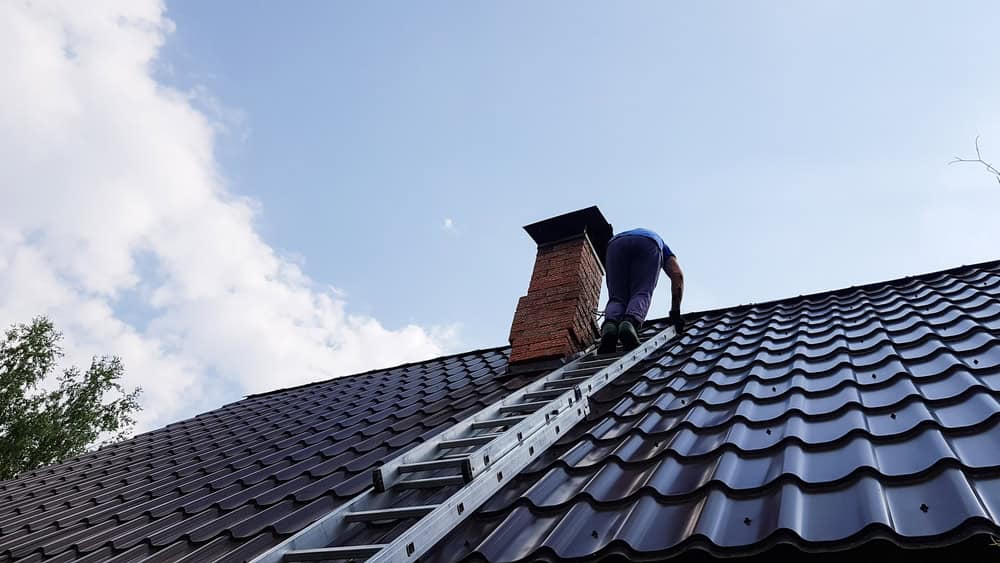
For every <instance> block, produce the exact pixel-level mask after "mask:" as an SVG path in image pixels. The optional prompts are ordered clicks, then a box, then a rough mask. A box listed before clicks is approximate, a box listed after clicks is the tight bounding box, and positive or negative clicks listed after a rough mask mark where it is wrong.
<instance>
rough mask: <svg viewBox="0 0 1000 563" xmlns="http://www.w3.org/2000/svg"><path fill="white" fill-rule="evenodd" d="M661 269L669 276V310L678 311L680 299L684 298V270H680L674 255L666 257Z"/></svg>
mask: <svg viewBox="0 0 1000 563" xmlns="http://www.w3.org/2000/svg"><path fill="white" fill-rule="evenodd" d="M663 271H664V272H665V273H666V274H667V277H668V278H670V311H671V312H673V311H677V312H680V310H681V299H683V298H684V272H682V271H681V265H680V264H679V263H678V262H677V257H676V256H671V257H670V258H667V263H666V264H665V265H664V266H663Z"/></svg>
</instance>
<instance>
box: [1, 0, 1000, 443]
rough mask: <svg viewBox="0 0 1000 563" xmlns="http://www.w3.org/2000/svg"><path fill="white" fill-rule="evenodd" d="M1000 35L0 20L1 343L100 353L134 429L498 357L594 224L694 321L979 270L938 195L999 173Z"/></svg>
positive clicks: (904, 15)
mask: <svg viewBox="0 0 1000 563" xmlns="http://www.w3.org/2000/svg"><path fill="white" fill-rule="evenodd" d="M997 21H1000V4H996V3H994V2H972V1H968V2H951V3H947V4H945V3H941V2H933V3H932V2H878V3H873V2H836V3H834V2H808V3H807V2H689V3H680V2H672V3H667V2H629V3H594V2H544V3H540V2H490V3H487V2H466V1H462V2H458V1H456V2H419V3H417V2H378V3H375V2H355V3H347V2H337V3H334V2H319V1H314V2H282V3H278V2H269V3H264V2H245V1H241V2H236V1H221V0H220V1H213V2H196V1H193V0H184V1H170V0H167V1H166V3H165V4H164V3H163V2H162V1H161V0H108V1H107V2H104V3H101V4H99V5H92V4H90V3H67V4H62V5H52V6H50V5H46V4H39V3H31V4H26V3H8V4H0V65H3V68H5V72H6V75H5V78H6V79H7V83H8V84H10V85H13V87H10V88H5V89H0V153H2V154H4V155H6V157H7V158H6V159H5V162H6V166H5V167H3V168H2V169H0V187H2V188H4V190H5V191H4V195H5V200H4V203H5V205H4V206H3V207H0V320H2V321H4V322H5V323H7V324H9V323H12V322H23V321H26V320H28V319H30V318H31V317H33V316H35V315H39V314H46V315H49V316H50V317H51V318H52V319H53V320H54V321H55V322H56V324H57V326H58V327H59V328H60V329H61V330H63V332H64V333H65V334H66V340H65V342H64V343H65V345H66V349H67V360H68V361H72V362H73V363H76V364H85V363H87V362H89V358H90V357H91V356H92V355H93V354H117V355H120V356H121V357H122V360H123V362H124V364H125V366H126V373H127V381H126V383H127V384H129V385H132V384H136V385H142V386H143V388H144V389H145V392H144V395H143V397H144V398H143V401H144V406H145V408H146V410H145V411H144V414H143V417H142V418H141V420H140V429H149V428H154V427H156V426H159V425H162V424H164V423H167V422H170V421H172V420H177V419H178V418H181V417H184V416H190V415H192V414H195V413H198V412H202V411H205V410H207V409H210V408H214V407H217V406H219V405H221V404H223V403H226V402H229V401H232V400H237V399H238V398H239V397H241V396H243V395H245V394H247V393H253V392H260V391H267V390H271V389H276V388H280V387H286V386H291V385H296V384H301V383H306V382H309V381H316V380H320V379H325V378H329V377H335V376H339V375H345V374H350V373H357V372H359V371H363V370H366V369H371V368H374V367H381V366H387V365H394V364H398V363H402V362H406V361H413V360H418V359H423V358H428V357H433V356H436V355H440V354H443V353H448V352H459V351H463V350H467V349H472V348H482V347H492V346H498V345H503V344H505V343H506V340H507V334H508V330H509V327H510V322H511V319H512V316H513V312H514V307H515V305H516V302H517V299H518V297H519V296H521V295H523V294H524V292H525V290H526V288H527V283H528V279H529V275H530V272H531V267H532V263H533V260H534V245H533V243H532V242H531V240H530V238H529V237H528V236H527V235H526V234H525V233H524V232H523V231H522V230H521V226H523V225H525V224H528V223H531V222H534V221H537V220H539V219H543V218H546V217H550V216H553V215H557V214H560V213H563V212H566V211H571V210H574V209H579V208H582V207H586V206H590V205H598V206H600V208H601V209H602V210H603V212H604V214H605V215H606V217H607V218H608V219H609V220H610V221H611V222H612V223H613V224H614V225H615V226H616V228H618V229H619V230H623V229H626V228H631V227H636V226H643V227H647V228H651V229H654V230H657V231H658V232H660V233H661V234H662V235H663V237H664V238H665V239H666V241H667V242H668V244H670V246H671V247H672V248H673V249H674V250H675V251H676V253H677V254H678V257H679V259H680V262H681V265H682V266H683V268H684V270H685V274H686V280H687V294H686V297H685V302H684V307H683V308H684V310H685V311H692V310H703V309H709V308H717V307H724V306H730V305H737V304H741V303H746V302H751V301H762V300H768V299H776V298H782V297H790V296H795V295H799V294H803V293H809V292H815V291H821V290H827V289H835V288H839V287H846V286H850V285H853V284H862V283H867V282H875V281H880V280H885V279H889V278H895V277H899V276H903V275H908V274H917V273H923V272H928V271H932V270H936V269H943V268H949V267H953V266H957V265H961V264H966V263H974V262H979V261H985V260H991V259H996V258H1000V253H998V252H997V248H998V246H1000V245H998V244H997V241H1000V222H998V221H997V220H996V217H997V214H998V211H1000V185H998V184H997V182H996V181H995V179H994V178H992V177H990V176H989V175H988V174H987V173H986V172H985V171H983V170H982V169H981V168H977V167H975V166H971V165H955V166H949V165H948V164H947V163H948V161H949V160H950V159H951V158H952V157H953V156H955V155H963V156H968V155H971V154H972V153H973V151H974V147H973V142H974V139H975V138H976V136H977V135H979V136H981V138H982V146H983V149H984V155H985V156H986V157H987V158H989V157H991V156H992V157H993V159H994V160H997V161H1000V119H998V112H997V100H1000V78H998V75H1000V73H998V72H997V71H996V69H998V68H1000V40H998V39H997V37H996V33H995V31H996V29H995V28H996V25H995V24H996V22H997ZM11 187H12V189H11ZM661 283H663V282H661ZM665 285H666V284H665V283H663V286H665ZM668 293H669V292H668V291H665V290H663V289H661V290H660V292H659V293H658V294H657V295H656V297H655V298H654V302H653V310H652V313H651V315H652V316H654V317H655V316H663V315H666V313H667V308H668V303H669V295H668Z"/></svg>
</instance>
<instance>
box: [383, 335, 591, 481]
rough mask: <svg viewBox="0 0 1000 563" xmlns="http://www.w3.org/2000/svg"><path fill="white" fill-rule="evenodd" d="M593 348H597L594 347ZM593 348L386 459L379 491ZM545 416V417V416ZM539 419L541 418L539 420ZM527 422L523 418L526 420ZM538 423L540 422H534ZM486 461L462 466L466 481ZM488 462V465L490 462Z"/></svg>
mask: <svg viewBox="0 0 1000 563" xmlns="http://www.w3.org/2000/svg"><path fill="white" fill-rule="evenodd" d="M592 348H593V347H592ZM590 351H591V350H590V349H588V350H587V351H586V352H584V353H583V354H581V355H580V356H579V357H578V358H575V359H574V360H573V361H571V362H569V363H567V364H565V365H563V366H562V367H560V368H558V369H556V370H554V371H552V372H549V373H548V374H546V375H545V376H543V377H540V378H538V379H537V380H535V381H532V382H531V383H529V384H528V385H525V386H524V387H522V388H520V389H518V390H517V391H514V392H513V393H510V394H508V395H506V396H505V397H504V398H502V399H499V400H497V401H495V402H494V403H491V404H490V405H489V406H487V407H484V408H483V409H482V410H480V411H478V412H476V413H475V414H472V415H470V416H468V417H466V418H465V419H463V420H461V421H459V422H457V423H455V424H454V425H452V426H450V427H449V428H447V429H445V430H443V431H442V432H441V433H439V434H437V435H435V436H434V437H433V438H431V439H429V440H427V441H426V442H423V443H421V444H418V445H416V446H414V447H413V448H411V449H409V450H407V451H406V452H404V453H403V454H401V455H399V456H397V457H395V458H393V459H391V460H389V461H387V462H385V463H384V464H382V465H381V466H379V467H376V468H375V469H373V470H372V480H373V481H374V483H375V490H376V491H378V492H383V491H386V490H388V489H389V488H391V487H392V486H393V485H394V484H396V483H398V482H399V481H400V480H401V479H402V478H403V474H402V472H401V471H400V470H399V467H400V466H401V465H405V464H408V463H416V462H419V461H424V460H427V459H433V458H435V457H437V455H438V453H439V450H438V445H439V444H440V443H441V442H443V441H447V440H456V439H459V438H468V437H470V435H472V433H473V424H474V423H476V422H480V421H484V420H493V419H498V418H504V417H503V414H502V413H501V412H500V408H501V407H504V406H510V405H513V404H516V403H519V402H522V401H523V397H524V395H525V394H527V393H531V392H537V391H541V390H542V389H543V388H544V386H545V384H546V383H547V382H549V381H553V380H555V379H559V378H560V377H561V376H562V375H563V373H564V372H565V371H567V370H571V369H573V368H574V367H575V366H576V365H577V364H578V363H579V362H580V361H581V360H582V359H583V358H586V357H587V355H588V353H589V352H590ZM542 418H544V417H542ZM536 420H537V419H536ZM522 422H523V421H522ZM532 423H533V424H537V422H534V421H533V422H532ZM527 426H528V425H524V426H522V427H521V430H519V431H520V432H523V431H524V428H525V427H527ZM482 459H483V458H482V456H478V457H477V460H478V461H479V462H481V461H482ZM483 465H484V464H482V463H477V462H476V461H473V460H472V459H471V457H470V461H469V463H468V464H467V465H466V466H465V467H464V468H463V469H462V474H463V475H464V477H465V479H466V481H471V480H472V479H473V478H474V477H475V476H476V475H477V474H478V473H480V472H481V471H482V470H483V468H484V467H483ZM486 465H488V464H486Z"/></svg>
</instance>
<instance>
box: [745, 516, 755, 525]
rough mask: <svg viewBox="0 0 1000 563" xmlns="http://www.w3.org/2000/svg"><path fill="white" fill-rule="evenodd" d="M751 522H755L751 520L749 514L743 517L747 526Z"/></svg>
mask: <svg viewBox="0 0 1000 563" xmlns="http://www.w3.org/2000/svg"><path fill="white" fill-rule="evenodd" d="M750 522H753V520H751V519H750V517H749V516H747V517H746V518H744V519H743V523H744V524H746V525H747V526H749V525H750Z"/></svg>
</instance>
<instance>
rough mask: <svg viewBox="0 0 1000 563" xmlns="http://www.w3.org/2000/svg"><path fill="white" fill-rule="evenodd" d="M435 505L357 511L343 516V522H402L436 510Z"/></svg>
mask: <svg viewBox="0 0 1000 563" xmlns="http://www.w3.org/2000/svg"><path fill="white" fill-rule="evenodd" d="M437 507H438V505H436V504H424V505H418V506H402V507H399V508H380V509H378V510H359V511H357V512H348V513H347V514H344V521H345V522H374V521H376V520H402V519H403V518H420V517H421V516H424V515H426V514H429V513H430V512H431V511H432V510H434V509H435V508H437Z"/></svg>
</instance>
